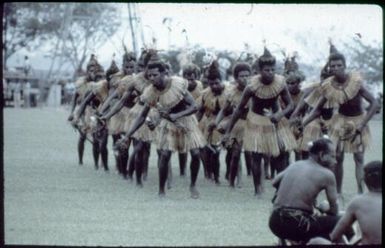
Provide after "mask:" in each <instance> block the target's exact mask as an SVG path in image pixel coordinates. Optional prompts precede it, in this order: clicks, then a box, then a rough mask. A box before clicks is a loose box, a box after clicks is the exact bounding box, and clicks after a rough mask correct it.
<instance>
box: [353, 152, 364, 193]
mask: <svg viewBox="0 0 385 248" xmlns="http://www.w3.org/2000/svg"><path fill="white" fill-rule="evenodd" d="M353 159H354V163H355V164H356V182H357V190H358V194H362V193H363V191H364V188H363V181H364V180H363V179H364V168H363V166H364V153H363V152H356V153H353Z"/></svg>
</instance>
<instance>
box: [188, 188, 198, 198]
mask: <svg viewBox="0 0 385 248" xmlns="http://www.w3.org/2000/svg"><path fill="white" fill-rule="evenodd" d="M190 193H191V198H193V199H198V198H199V192H198V190H197V189H196V187H195V186H190Z"/></svg>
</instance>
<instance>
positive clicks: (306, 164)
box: [274, 160, 334, 211]
mask: <svg viewBox="0 0 385 248" xmlns="http://www.w3.org/2000/svg"><path fill="white" fill-rule="evenodd" d="M330 177H334V175H333V173H332V172H331V171H330V170H328V169H327V168H324V167H322V166H320V165H318V164H317V163H315V162H314V161H312V160H300V161H297V162H295V163H293V164H291V165H290V166H289V167H288V168H287V169H286V170H285V172H284V176H283V178H282V180H281V182H280V185H279V190H278V192H277V198H276V200H275V202H274V205H275V206H277V207H278V206H285V207H292V208H299V209H303V210H308V211H313V205H314V202H315V199H316V198H317V195H318V194H319V193H320V191H322V190H323V189H325V188H326V185H327V183H328V182H329V180H330Z"/></svg>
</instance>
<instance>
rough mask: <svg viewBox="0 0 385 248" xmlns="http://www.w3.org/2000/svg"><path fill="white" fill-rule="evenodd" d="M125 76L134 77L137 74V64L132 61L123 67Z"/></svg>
mask: <svg viewBox="0 0 385 248" xmlns="http://www.w3.org/2000/svg"><path fill="white" fill-rule="evenodd" d="M123 72H124V75H132V74H133V73H134V72H135V62H134V61H130V62H127V63H125V64H124V65H123Z"/></svg>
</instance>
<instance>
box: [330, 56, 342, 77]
mask: <svg viewBox="0 0 385 248" xmlns="http://www.w3.org/2000/svg"><path fill="white" fill-rule="evenodd" d="M329 68H330V72H331V74H332V75H334V76H336V77H342V76H343V75H345V65H344V62H343V61H342V60H341V59H338V60H331V61H330V63H329Z"/></svg>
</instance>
